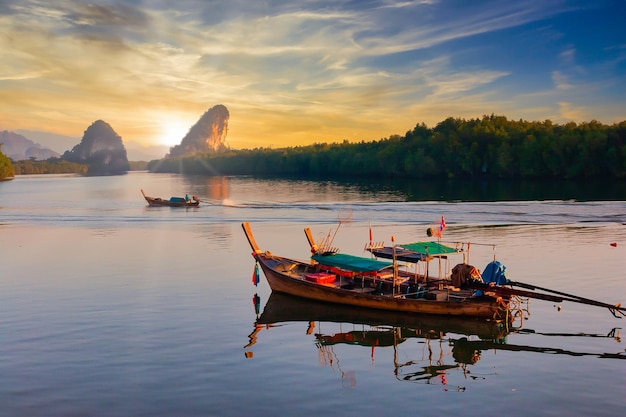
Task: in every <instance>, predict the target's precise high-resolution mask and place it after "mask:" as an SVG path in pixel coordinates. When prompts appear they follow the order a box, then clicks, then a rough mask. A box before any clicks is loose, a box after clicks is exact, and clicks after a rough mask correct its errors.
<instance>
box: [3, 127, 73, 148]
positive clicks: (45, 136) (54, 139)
mask: <svg viewBox="0 0 626 417" xmlns="http://www.w3.org/2000/svg"><path fill="white" fill-rule="evenodd" d="M15 133H18V134H20V135H22V136H24V137H26V138H28V139H30V140H32V141H34V142H37V143H41V145H42V146H44V147H46V148H50V149H52V150H53V151H56V152H58V153H59V154H62V153H63V152H65V151H67V150H68V149H72V148H73V147H74V146H75V145H76V144H77V143H78V142H80V138H79V137H71V136H65V135H59V134H58V133H50V132H42V131H40V130H26V129H18V130H16V131H15Z"/></svg>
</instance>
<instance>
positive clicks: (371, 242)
mask: <svg viewBox="0 0 626 417" xmlns="http://www.w3.org/2000/svg"><path fill="white" fill-rule="evenodd" d="M370 243H372V226H370Z"/></svg>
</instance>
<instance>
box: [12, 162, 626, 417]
mask: <svg viewBox="0 0 626 417" xmlns="http://www.w3.org/2000/svg"><path fill="white" fill-rule="evenodd" d="M141 188H143V189H144V190H145V191H146V193H147V194H149V195H153V196H159V197H169V196H172V195H184V194H185V193H189V194H190V195H191V194H196V195H198V196H199V197H200V198H201V200H203V202H204V204H203V205H202V206H201V207H199V208H197V209H171V208H148V207H147V206H146V204H145V202H144V201H143V199H142V196H141V193H140V189H141ZM437 193H441V190H439V189H438V190H437V191H436V192H435V194H437ZM435 194H428V195H427V196H424V197H423V198H420V197H419V187H417V188H416V189H413V191H411V192H410V193H408V192H405V191H403V189H402V188H400V189H399V188H394V187H387V186H380V187H373V186H371V185H369V186H361V185H359V184H347V183H333V182H307V181H295V180H294V181H285V180H282V181H281V180H255V179H251V178H201V177H184V176H176V175H168V174H148V173H131V174H129V175H125V176H118V177H77V176H21V177H18V178H16V179H15V180H13V181H10V182H3V183H0V376H1V378H0V416H92V415H93V416H172V415H176V416H274V415H278V414H279V413H280V414H281V415H287V416H295V415H297V416H320V415H342V416H360V417H362V416H380V415H385V416H396V415H397V416H400V415H403V416H406V415H433V416H434V415H436V416H441V415H464V416H499V415H507V416H527V415H545V416H551V415H555V416H556V415H558V416H563V415H569V416H572V415H581V416H588V415H594V416H615V415H621V414H623V411H624V407H625V406H626V400H625V399H624V392H625V388H626V360H625V359H626V351H625V345H624V342H623V341H622V340H621V339H620V335H621V329H620V327H622V326H624V325H623V323H624V322H625V320H618V319H616V318H614V317H613V316H612V315H611V314H610V313H609V312H608V311H607V310H605V309H601V308H596V307H590V306H586V305H581V304H572V303H564V304H562V305H559V306H557V305H556V304H555V303H551V302H543V301H538V300H532V301H530V304H529V306H528V311H529V314H528V313H527V314H525V316H526V317H527V319H526V320H524V321H523V322H521V323H517V324H518V327H520V326H521V328H517V329H502V328H497V327H495V328H494V327H488V326H483V325H479V324H477V323H475V322H464V321H461V322H459V321H452V320H443V321H442V320H435V319H433V318H429V317H414V318H411V319H407V318H406V317H404V318H398V317H389V316H386V315H384V316H381V315H376V316H374V317H368V316H367V315H366V314H365V313H364V312H354V311H345V310H343V309H339V308H335V307H328V306H319V305H316V304H311V303H302V302H297V301H294V300H293V299H290V298H287V299H284V298H279V299H276V297H275V296H273V297H271V298H270V290H269V288H268V287H267V283H266V282H265V280H264V277H263V276H261V282H260V284H259V286H258V287H255V286H254V285H252V283H251V276H252V272H253V268H254V262H253V259H252V257H251V256H250V252H251V250H250V248H249V246H248V244H247V241H246V240H245V237H244V235H243V232H242V231H241V222H242V221H249V222H251V224H252V227H253V231H254V232H255V236H256V239H257V242H258V243H259V245H260V246H261V247H262V249H267V250H271V251H272V252H274V253H277V254H284V255H286V256H291V257H295V258H300V259H306V258H307V255H308V253H309V249H308V244H307V242H306V239H305V236H304V233H303V228H304V227H311V229H312V230H313V232H314V235H315V236H316V237H317V238H322V237H324V236H327V235H329V234H330V235H335V233H336V235H335V239H334V243H335V246H338V247H340V248H341V249H342V251H343V252H346V253H352V254H357V255H358V254H363V246H364V244H365V241H366V240H368V239H369V227H370V225H371V227H372V231H373V234H374V239H375V240H377V241H380V240H385V241H387V242H388V241H389V240H390V238H391V236H392V235H394V236H396V238H397V240H398V241H401V242H408V241H414V240H421V239H425V238H426V236H425V230H426V228H427V227H429V226H430V225H432V224H434V223H436V222H437V221H438V220H439V219H440V218H441V216H442V215H444V216H445V218H446V222H447V224H448V229H447V230H446V234H445V236H444V240H445V239H449V240H454V241H456V240H459V241H464V242H466V241H471V242H473V243H474V245H473V249H472V255H471V256H472V257H471V259H470V261H471V262H472V263H474V264H475V265H476V266H478V267H479V268H483V267H484V265H486V263H487V262H488V261H489V260H490V259H492V258H493V256H494V250H493V246H494V245H495V248H496V249H495V255H496V256H497V257H498V259H499V260H501V261H502V262H503V263H504V264H505V265H506V266H507V272H508V274H509V277H510V278H511V279H513V280H516V281H523V282H529V283H534V284H537V285H541V286H545V287H548V288H554V289H558V290H561V291H565V292H569V293H573V294H577V295H581V296H585V297H588V298H592V299H597V300H601V301H605V302H609V303H617V302H620V301H621V302H626V281H625V279H626V276H625V275H624V271H625V270H626V226H625V224H626V201H625V200H626V199H623V198H617V199H616V198H612V197H600V199H599V200H589V199H587V198H584V199H583V200H584V201H576V200H575V198H576V197H575V196H573V197H567V198H566V199H561V197H558V196H557V197H550V196H548V197H545V198H544V196H541V197H538V200H532V199H528V200H523V201H506V202H493V201H491V202H489V201H488V202H481V201H472V202H461V201H459V202H454V201H455V200H459V199H458V198H455V197H454V196H453V197H445V198H444V199H446V200H448V201H449V202H438V201H437V199H436V198H433V197H432V195H435ZM423 199H425V200H427V201H420V200H423ZM461 200H462V199H461ZM338 225H340V226H339V227H338ZM479 243H482V244H484V245H479ZM611 243H616V246H611ZM255 296H256V297H258V299H260V301H259V303H258V306H257V308H258V312H257V311H256V310H255V304H254V303H253V298H254V297H255ZM559 307H560V309H559ZM257 318H259V320H260V323H259V324H258V325H256V326H255V322H256V320H257ZM373 325H376V326H373Z"/></svg>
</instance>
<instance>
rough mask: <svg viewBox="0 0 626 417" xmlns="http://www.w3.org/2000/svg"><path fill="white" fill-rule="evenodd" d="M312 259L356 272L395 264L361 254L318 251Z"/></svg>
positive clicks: (376, 269) (374, 269) (379, 268)
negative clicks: (364, 256) (325, 253)
mask: <svg viewBox="0 0 626 417" xmlns="http://www.w3.org/2000/svg"><path fill="white" fill-rule="evenodd" d="M311 259H313V260H314V261H316V262H319V263H320V264H322V265H328V266H334V267H337V268H341V269H345V270H347V271H354V272H370V271H379V270H381V269H383V268H386V267H388V266H391V265H393V264H392V263H391V262H384V261H378V260H376V259H371V258H363V257H361V256H354V255H345V254H343V253H335V254H328V255H324V254H321V253H316V254H315V255H313V256H312V257H311Z"/></svg>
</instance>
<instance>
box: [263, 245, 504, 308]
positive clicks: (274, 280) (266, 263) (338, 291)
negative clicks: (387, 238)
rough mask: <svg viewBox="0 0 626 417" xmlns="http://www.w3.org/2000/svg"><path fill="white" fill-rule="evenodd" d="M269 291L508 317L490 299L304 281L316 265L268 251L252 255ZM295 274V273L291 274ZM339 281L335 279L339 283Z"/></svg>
mask: <svg viewBox="0 0 626 417" xmlns="http://www.w3.org/2000/svg"><path fill="white" fill-rule="evenodd" d="M253 256H254V257H255V258H256V260H257V261H258V262H259V264H260V266H261V269H262V270H263V273H264V275H265V277H266V279H267V282H268V284H269V286H270V288H271V289H272V291H277V292H281V293H285V294H290V295H294V296H297V297H302V298H307V299H310V300H317V301H324V302H328V303H337V304H343V305H347V306H354V307H360V308H370V309H376V310H381V311H394V312H402V313H411V314H435V315H443V316H456V317H475V318H483V319H498V320H503V319H506V318H509V317H510V315H509V314H507V308H506V307H505V306H506V305H507V304H508V300H501V301H498V300H497V299H496V298H494V297H491V296H482V297H473V298H465V299H461V300H454V299H452V300H450V299H448V300H429V299H425V298H418V299H415V298H405V297H402V296H395V297H394V296H390V295H379V294H376V293H375V292H365V291H363V290H362V289H361V288H351V289H345V288H342V287H341V285H340V284H341V283H340V282H339V284H338V285H328V284H318V283H314V282H310V281H307V280H306V279H304V276H305V274H307V273H314V272H317V271H316V270H315V266H313V265H309V264H306V263H303V262H299V261H294V260H291V259H287V258H283V257H279V256H275V255H272V254H269V253H267V252H265V253H262V252H256V251H255V252H254V253H253ZM294 271H297V273H296V272H294ZM340 279H341V278H338V280H340Z"/></svg>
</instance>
